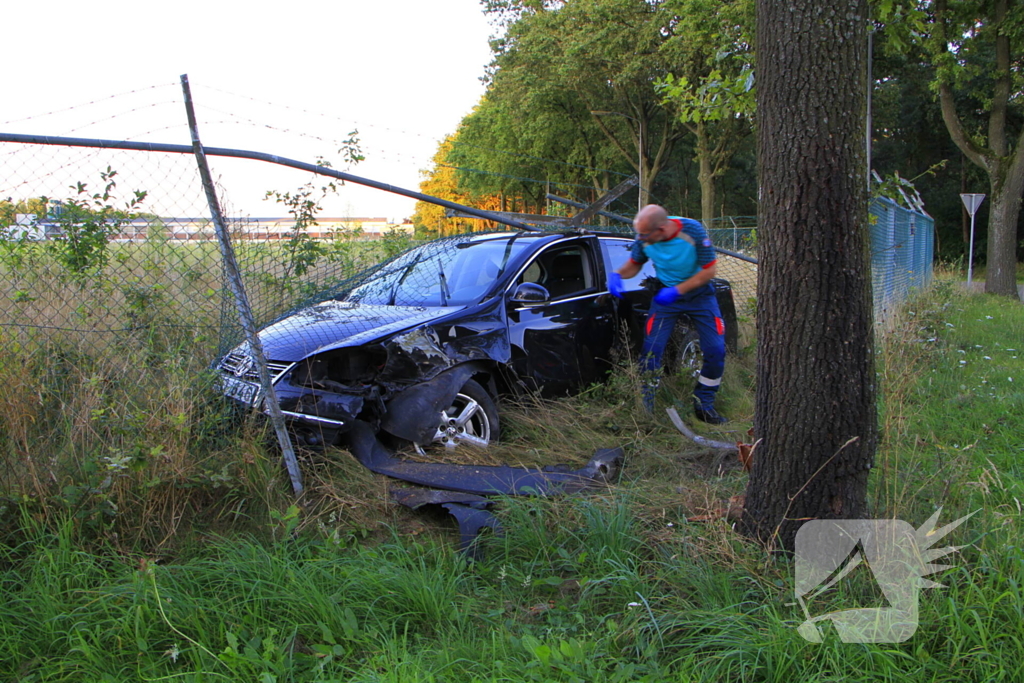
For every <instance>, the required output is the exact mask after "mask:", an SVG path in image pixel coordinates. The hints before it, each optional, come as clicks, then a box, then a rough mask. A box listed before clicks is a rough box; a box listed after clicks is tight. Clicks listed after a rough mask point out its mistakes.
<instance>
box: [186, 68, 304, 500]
mask: <svg viewBox="0 0 1024 683" xmlns="http://www.w3.org/2000/svg"><path fill="white" fill-rule="evenodd" d="M181 88H182V91H183V92H184V95H185V111H186V112H187V114H188V127H189V130H190V131H191V133H192V149H193V151H194V153H195V156H196V161H197V162H198V164H199V175H200V176H201V177H202V181H203V189H204V190H205V191H206V201H207V202H208V203H209V205H210V214H211V217H212V219H213V226H214V230H215V231H216V233H217V241H218V243H219V244H220V253H221V257H222V258H223V261H224V271H225V273H226V274H227V279H228V284H229V285H230V287H231V293H232V294H233V295H234V298H235V307H236V308H237V309H238V319H239V321H240V322H241V324H242V329H243V330H244V331H245V338H246V341H247V342H248V343H249V351H250V353H251V354H252V358H253V360H254V361H255V362H256V368H257V370H258V372H259V377H260V387H261V389H262V390H263V404H264V405H265V406H266V407H267V410H268V412H269V413H270V422H271V424H272V425H273V427H274V431H275V432H276V433H277V441H278V443H279V444H280V446H281V452H282V453H283V454H284V462H285V466H286V467H287V468H288V476H289V477H291V480H292V489H293V490H294V491H295V494H296V495H298V494H300V493H302V472H301V471H300V470H299V462H298V459H297V458H296V457H295V449H294V448H292V442H291V438H290V437H289V436H288V430H287V428H286V426H285V420H284V415H283V414H282V413H281V406H280V404H278V402H277V393H276V392H275V391H274V385H273V383H272V382H271V379H270V371H269V370H268V369H267V359H266V357H265V356H264V355H263V345H262V344H260V339H259V335H258V334H257V331H256V320H255V319H254V318H253V315H252V309H251V308H250V307H249V298H248V296H247V295H246V293H245V286H244V285H243V283H242V276H241V273H240V272H239V270H238V262H237V261H236V260H235V250H234V248H233V247H232V246H231V237H230V235H228V230H227V225H226V223H225V222H224V215H223V214H222V213H221V210H220V202H219V201H218V199H217V192H216V190H215V188H214V186H213V177H212V176H211V174H210V167H209V166H208V165H207V163H206V152H205V151H204V150H203V145H202V143H201V142H200V141H199V127H198V125H197V123H196V114H195V110H194V109H193V108H192V92H191V90H190V89H189V85H188V75H187V74H182V76H181Z"/></svg>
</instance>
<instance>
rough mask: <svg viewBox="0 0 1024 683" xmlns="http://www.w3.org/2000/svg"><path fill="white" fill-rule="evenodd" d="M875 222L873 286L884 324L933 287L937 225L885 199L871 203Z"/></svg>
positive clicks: (872, 229)
mask: <svg viewBox="0 0 1024 683" xmlns="http://www.w3.org/2000/svg"><path fill="white" fill-rule="evenodd" d="M871 218H872V222H871V284H872V291H873V293H874V306H875V318H876V319H878V320H882V319H884V318H885V317H886V316H888V315H889V314H890V313H892V312H893V310H894V309H895V307H896V306H897V305H898V304H899V303H900V302H901V301H903V300H904V299H905V298H906V297H907V295H909V294H910V292H911V291H913V290H914V289H921V288H923V287H926V286H927V285H929V284H930V283H931V281H932V261H933V260H934V257H935V221H934V220H933V219H932V218H931V217H930V216H928V215H925V214H923V213H918V212H916V211H911V210H910V209H906V208H904V207H902V206H900V205H899V204H897V203H896V202H894V201H892V200H891V199H885V198H876V199H874V200H873V201H872V202H871Z"/></svg>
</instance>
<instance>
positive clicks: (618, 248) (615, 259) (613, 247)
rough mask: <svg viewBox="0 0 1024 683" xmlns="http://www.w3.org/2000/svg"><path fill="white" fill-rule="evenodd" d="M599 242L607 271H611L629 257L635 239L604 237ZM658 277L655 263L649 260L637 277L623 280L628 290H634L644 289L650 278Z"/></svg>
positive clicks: (655, 278)
mask: <svg viewBox="0 0 1024 683" xmlns="http://www.w3.org/2000/svg"><path fill="white" fill-rule="evenodd" d="M598 242H600V244H601V254H602V256H603V257H604V268H605V272H608V273H611V272H612V271H614V270H617V269H618V268H619V267H620V266H622V264H623V263H625V262H626V261H627V260H628V259H629V253H630V249H631V248H632V246H633V240H631V239H628V238H623V237H602V238H600V239H599V240H598ZM657 279H658V275H657V273H656V272H655V270H654V263H652V262H651V261H648V262H647V263H645V264H644V265H643V266H642V267H641V268H640V273H639V274H638V275H637V276H636V277H633V278H630V279H628V280H623V284H624V285H625V287H626V291H627V292H633V291H636V290H638V289H644V283H645V282H647V281H648V280H657Z"/></svg>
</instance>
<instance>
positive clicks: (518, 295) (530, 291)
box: [510, 282, 551, 305]
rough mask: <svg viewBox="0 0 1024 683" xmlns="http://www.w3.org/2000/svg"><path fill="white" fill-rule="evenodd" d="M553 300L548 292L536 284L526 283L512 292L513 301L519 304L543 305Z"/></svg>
mask: <svg viewBox="0 0 1024 683" xmlns="http://www.w3.org/2000/svg"><path fill="white" fill-rule="evenodd" d="M550 299H551V294H549V293H548V290H546V289H544V288H543V287H541V286H540V285H538V284H536V283H534V282H524V283H522V284H521V285H519V286H518V287H516V288H515V291H514V292H512V297H511V299H510V300H511V301H512V302H513V303H517V304H528V305H529V304H542V303H544V302H546V301H549V300H550Z"/></svg>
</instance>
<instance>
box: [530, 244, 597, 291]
mask: <svg viewBox="0 0 1024 683" xmlns="http://www.w3.org/2000/svg"><path fill="white" fill-rule="evenodd" d="M592 270H593V269H592V268H591V267H590V262H589V259H588V258H587V252H586V251H585V250H584V248H583V247H582V246H581V245H579V244H577V245H573V246H568V247H552V248H550V249H546V250H544V251H542V252H541V253H540V254H538V255H537V257H536V258H535V259H534V260H533V262H532V263H530V265H529V266H527V268H526V269H525V270H524V271H523V272H522V273H521V274H520V275H519V277H518V278H517V279H516V284H521V283H523V282H532V283H535V284H538V285H541V286H543V287H544V288H545V289H547V290H548V293H549V294H550V295H551V298H552V299H563V298H565V297H568V296H573V295H575V294H578V293H580V292H583V291H586V290H588V289H590V288H591V287H593V286H594V277H593V272H592Z"/></svg>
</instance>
